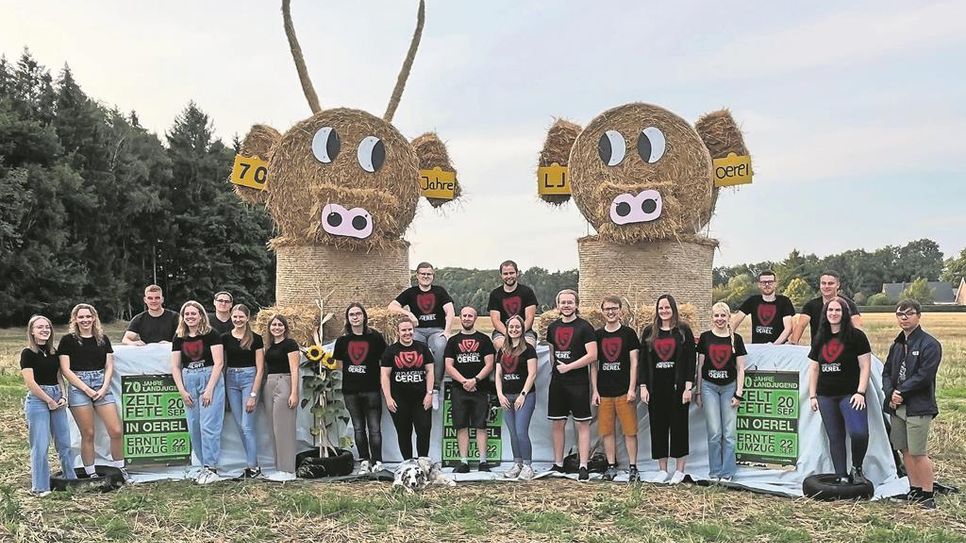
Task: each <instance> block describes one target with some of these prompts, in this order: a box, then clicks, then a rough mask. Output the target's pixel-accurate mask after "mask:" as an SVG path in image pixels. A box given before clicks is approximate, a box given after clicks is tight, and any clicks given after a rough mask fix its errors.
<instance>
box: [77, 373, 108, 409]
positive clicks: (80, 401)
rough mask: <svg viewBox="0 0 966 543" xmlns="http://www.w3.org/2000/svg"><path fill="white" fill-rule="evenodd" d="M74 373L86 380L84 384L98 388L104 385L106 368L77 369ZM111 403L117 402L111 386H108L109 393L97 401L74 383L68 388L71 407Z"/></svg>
mask: <svg viewBox="0 0 966 543" xmlns="http://www.w3.org/2000/svg"><path fill="white" fill-rule="evenodd" d="M74 375H76V376H77V377H78V378H80V380H81V381H83V382H84V384H86V385H87V386H89V387H91V388H92V389H94V390H98V389H100V388H101V387H102V386H104V370H95V371H75V372H74ZM109 403H117V400H116V399H114V393H113V392H111V389H110V388H108V389H107V393H106V394H104V396H103V397H102V398H101V399H99V400H97V401H96V402H95V401H94V400H92V399H91V397H90V396H88V395H87V394H85V393H84V391H83V390H81V389H79V388H77V387H75V386H74V385H73V383H71V385H70V387H69V388H68V389H67V405H69V406H70V407H79V406H82V405H106V404H109Z"/></svg>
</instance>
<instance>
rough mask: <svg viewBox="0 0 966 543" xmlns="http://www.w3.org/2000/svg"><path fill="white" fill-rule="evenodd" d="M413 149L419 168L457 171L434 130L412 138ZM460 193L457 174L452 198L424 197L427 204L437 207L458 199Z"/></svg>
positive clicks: (461, 190)
mask: <svg viewBox="0 0 966 543" xmlns="http://www.w3.org/2000/svg"><path fill="white" fill-rule="evenodd" d="M413 150H415V151H416V160H418V161H419V169H420V170H432V169H433V168H439V169H441V170H443V171H444V172H453V173H457V172H456V168H455V167H454V166H453V163H452V162H450V160H449V153H447V152H446V145H445V144H443V141H442V140H440V139H439V135H438V134H436V133H435V132H427V133H425V134H423V135H421V136H419V137H417V138H416V139H414V140H413ZM461 194H463V189H462V187H460V183H459V176H457V178H456V182H455V187H454V190H453V199H452V200H443V199H441V198H426V200H427V201H428V202H429V205H431V206H433V207H439V206H441V205H443V204H447V203H449V202H452V201H455V200H458V199H459V197H460V195H461Z"/></svg>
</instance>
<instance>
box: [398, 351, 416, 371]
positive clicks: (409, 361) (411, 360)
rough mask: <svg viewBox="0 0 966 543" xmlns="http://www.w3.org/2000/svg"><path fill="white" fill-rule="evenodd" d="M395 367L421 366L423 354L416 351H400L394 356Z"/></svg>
mask: <svg viewBox="0 0 966 543" xmlns="http://www.w3.org/2000/svg"><path fill="white" fill-rule="evenodd" d="M395 362H396V367H397V368H399V369H408V368H421V367H423V355H422V353H417V352H416V351H402V352H401V353H399V354H397V355H396V356H395Z"/></svg>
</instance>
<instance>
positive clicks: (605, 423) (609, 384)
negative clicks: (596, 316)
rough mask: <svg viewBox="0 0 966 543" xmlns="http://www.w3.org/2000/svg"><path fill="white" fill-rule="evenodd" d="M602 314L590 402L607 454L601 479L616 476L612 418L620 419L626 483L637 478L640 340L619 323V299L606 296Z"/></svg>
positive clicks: (601, 308)
mask: <svg viewBox="0 0 966 543" xmlns="http://www.w3.org/2000/svg"><path fill="white" fill-rule="evenodd" d="M600 310H601V312H603V313H604V321H605V323H604V326H603V327H602V328H600V329H598V330H597V331H596V332H595V334H596V337H597V381H596V383H595V386H594V395H593V403H594V405H597V406H600V408H599V409H598V410H597V431H598V432H599V433H600V439H601V441H603V442H604V454H606V455H607V471H606V472H604V479H605V480H607V481H613V480H614V477H616V476H617V440H616V438H615V437H614V433H615V431H616V427H615V424H614V422H615V419H620V422H621V432H623V433H624V446H625V447H626V448H627V458H628V462H629V463H630V466H629V467H628V469H629V472H628V478H627V480H628V481H629V482H635V481H637V479H638V474H637V373H638V370H637V362H638V356H639V355H640V352H641V341H640V340H639V339H638V338H637V333H636V332H634V330H633V329H631V328H630V327H629V326H624V325H623V324H622V323H621V299H620V298H618V297H617V296H607V297H606V298H604V300H603V301H602V302H601V303H600Z"/></svg>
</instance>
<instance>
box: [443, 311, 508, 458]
mask: <svg viewBox="0 0 966 543" xmlns="http://www.w3.org/2000/svg"><path fill="white" fill-rule="evenodd" d="M476 318H477V314H476V309H474V308H472V307H469V306H467V307H464V308H463V309H461V310H460V325H461V329H460V331H459V333H458V334H454V335H453V336H452V337H451V338H449V341H447V342H446V351H445V352H444V360H445V362H446V375H448V376H449V378H450V379H452V380H453V384H452V385H451V392H450V402H451V405H452V408H451V409H452V415H453V427H454V428H456V442H457V446H458V447H459V453H460V463H459V465H457V466H456V467H455V468H454V469H453V473H468V472H469V471H470V466H469V463H468V459H469V449H470V428H476V449H477V452H478V453H479V457H480V463H479V468H478V469H479V471H490V467H491V466H490V464H489V463H488V462H487V461H486V438H487V435H486V422H487V418H488V415H489V413H490V395H489V394H487V387H486V384H487V383H486V382H485V381H486V379H487V377H488V376H489V375H490V372H492V371H493V357H494V354H496V351H494V349H493V344H492V343H491V342H490V338H489V337H487V335H486V334H484V333H482V332H477V331H476Z"/></svg>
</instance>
